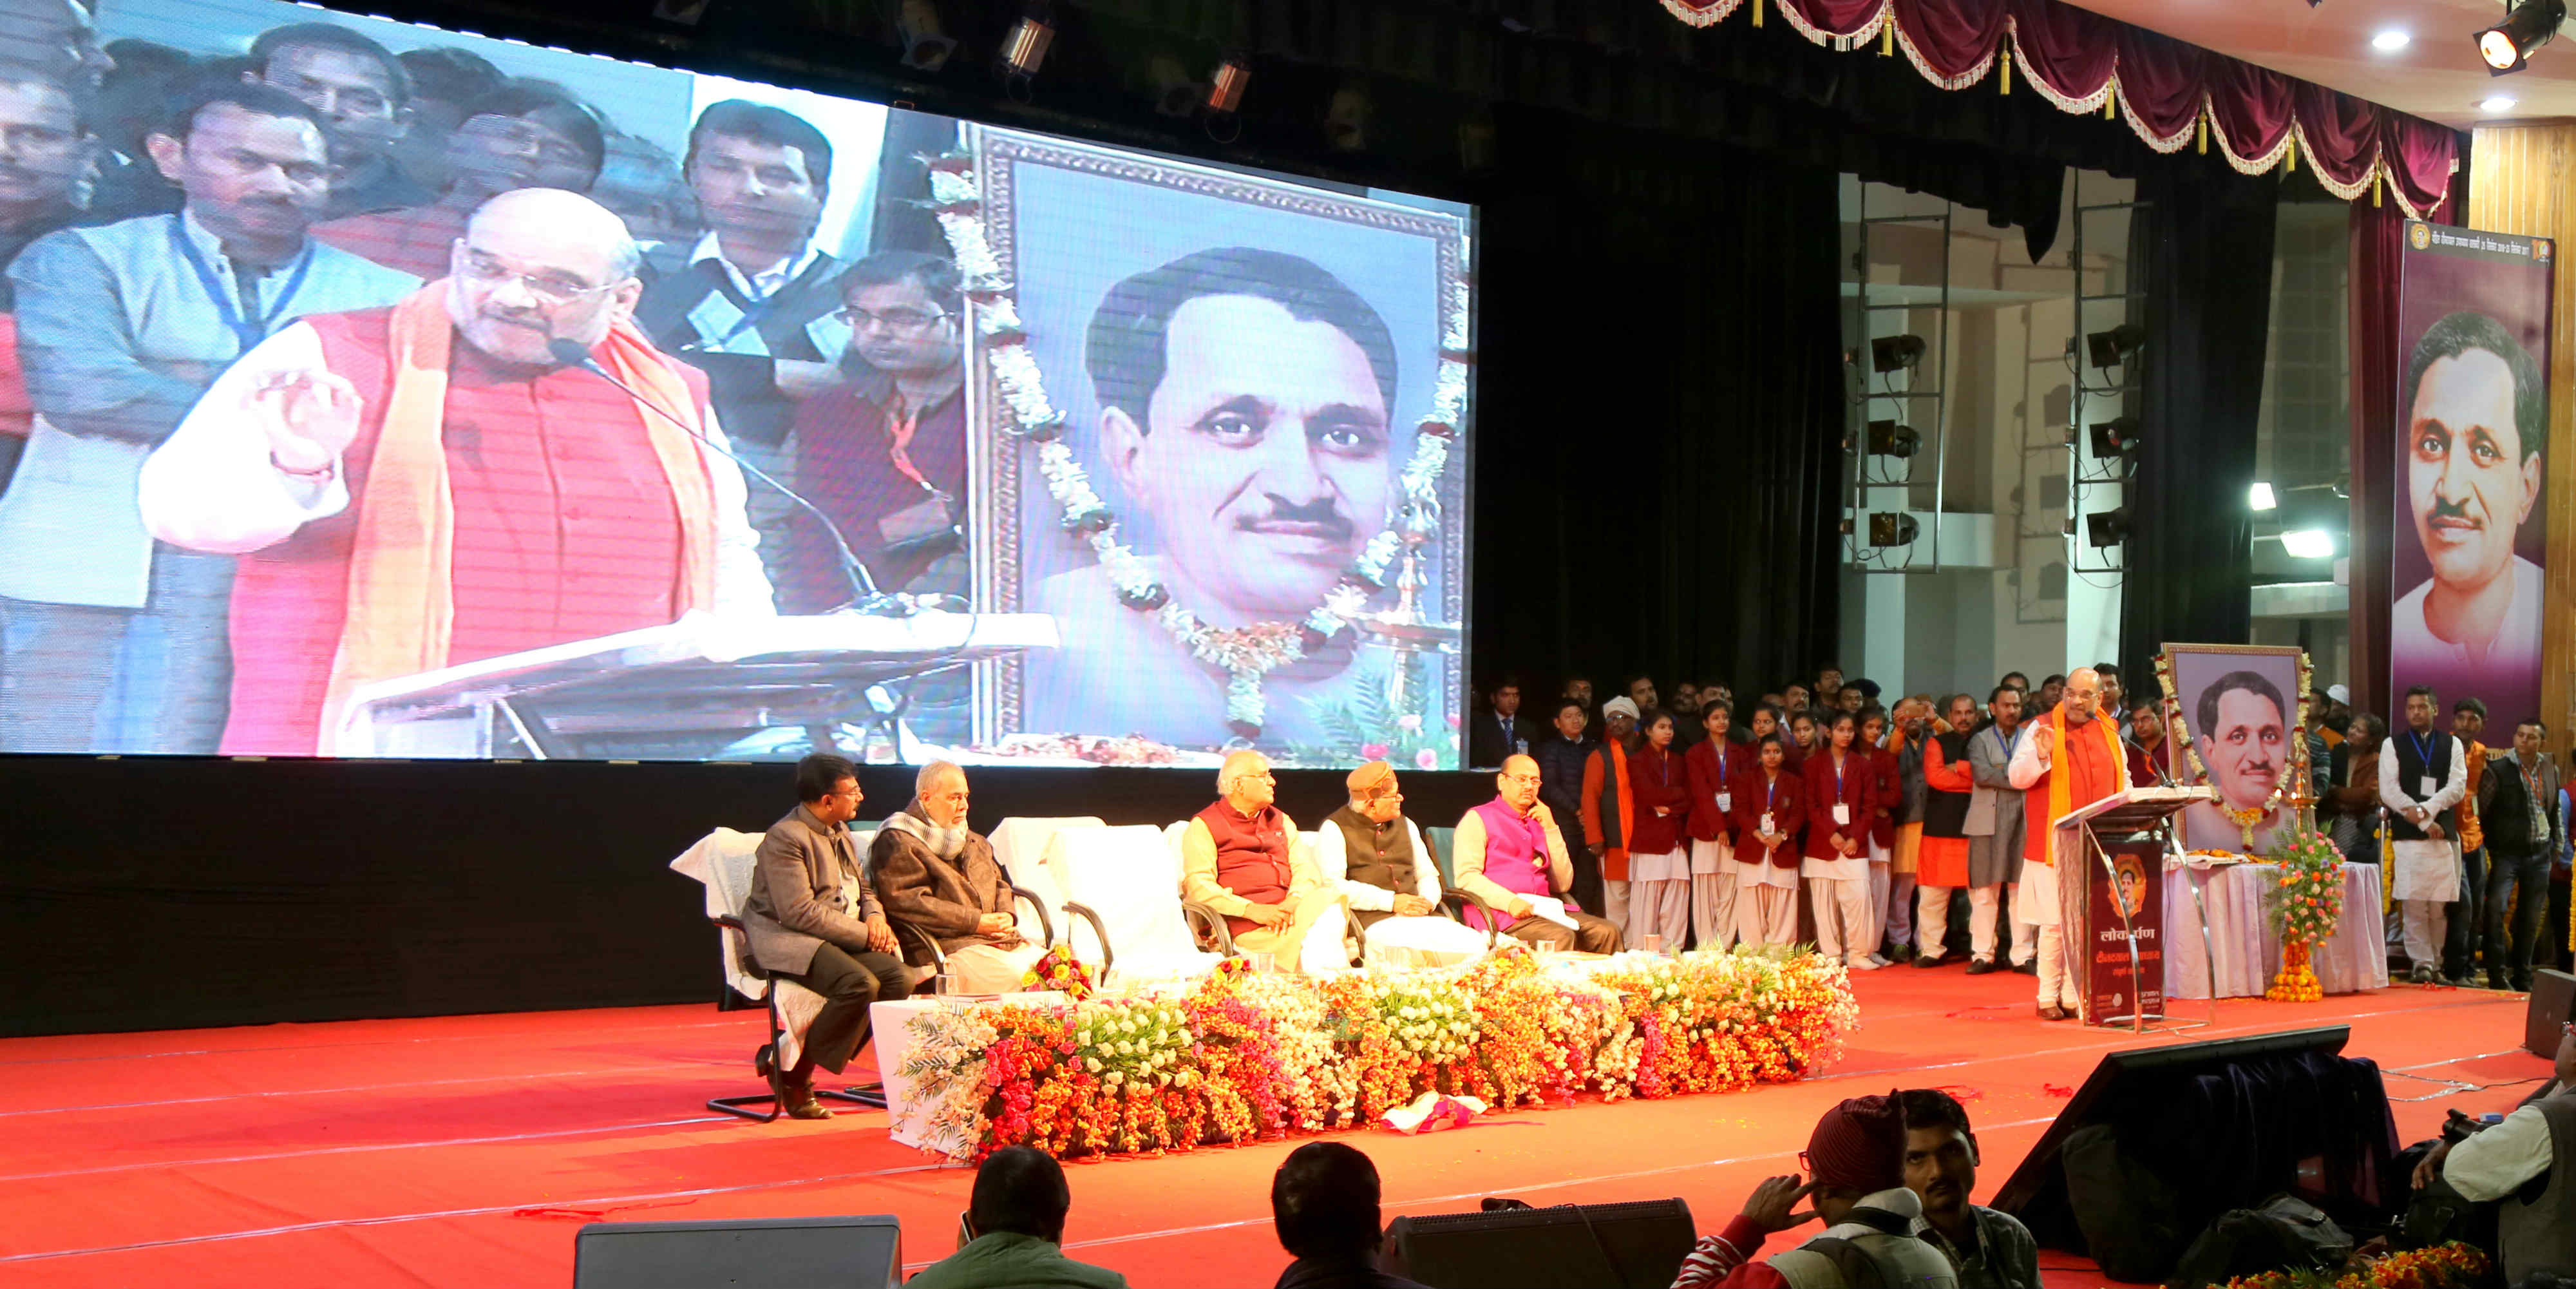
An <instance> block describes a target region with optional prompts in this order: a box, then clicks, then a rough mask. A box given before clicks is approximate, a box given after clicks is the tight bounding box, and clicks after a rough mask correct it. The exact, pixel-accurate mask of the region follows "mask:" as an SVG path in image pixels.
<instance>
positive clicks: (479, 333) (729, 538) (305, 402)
mask: <svg viewBox="0 0 2576 1289" xmlns="http://www.w3.org/2000/svg"><path fill="white" fill-rule="evenodd" d="M637 259H638V255H637V251H636V248H635V244H634V242H633V241H632V240H631V239H629V238H628V237H627V236H626V228H625V225H623V224H621V223H619V222H618V219H617V217H616V216H615V215H613V214H610V213H609V212H608V211H607V210H606V209H604V208H603V207H601V206H599V205H598V204H597V203H595V202H593V201H591V200H590V199H589V198H587V197H583V196H579V195H577V194H574V193H568V192H562V191H559V190H556V189H550V188H528V189H522V190H521V191H518V192H513V193H504V194H502V195H501V196H498V197H495V198H493V199H492V200H491V201H489V202H486V203H485V204H484V206H483V208H482V209H481V210H479V211H477V212H475V215H474V218H473V221H472V222H471V223H469V224H468V225H467V226H466V231H465V236H464V237H462V238H459V239H458V240H457V243H456V248H455V252H454V255H453V257H452V258H451V261H450V266H449V276H448V278H447V279H446V280H445V281H443V282H437V283H433V284H431V285H430V286H429V287H427V288H424V289H422V290H420V291H418V292H415V293H413V294H412V295H410V296H408V297H406V298H405V299H403V300H402V302H401V303H399V304H396V305H394V306H393V307H392V308H390V309H370V310H366V311H364V312H359V313H342V314H333V315H329V316H325V317H317V318H311V319H308V320H306V321H305V322H303V323H300V324H298V325H296V326H293V327H289V328H287V329H286V330H285V331H283V332H280V333H279V334H278V335H277V336H275V337H274V338H272V339H270V340H269V341H268V342H267V343H265V344H262V345H261V346H260V347H259V348H258V349H257V350H255V351H253V352H252V353H251V354H250V355H249V356H248V357H246V358H244V359H243V360H242V361H241V362H240V363H239V364H237V365H235V366H234V367H233V369H232V370H230V371H228V372H226V373H224V375H223V378H222V379H221V380H218V381H217V382H216V383H215V386H214V388H213V389H211V390H210V391H208V393H207V395H206V397H205V398H204V399H203V400H202V401H200V402H199V403H198V404H197V406H196V408H195V410H193V411H191V412H190V413H189V414H188V417H187V420H186V421H185V422H184V423H182V424H181V425H180V427H179V430H178V432H177V433H176V434H174V435H172V436H171V438H170V442H169V443H168V444H167V445H166V446H165V447H163V448H162V449H161V450H160V451H159V452H158V453H156V454H155V455H154V457H153V460H152V462H151V463H150V464H149V465H148V466H146V467H145V470H144V474H143V486H142V510H143V517H144V521H145V522H146V523H147V524H149V525H150V526H151V527H152V530H153V532H155V533H156V534H158V535H159V536H160V537H161V538H162V539H163V540H165V541H170V542H175V543H178V544H180V545H183V546H187V547H190V548H192V549H196V550H204V551H216V552H223V553H227V554H238V555H240V556H242V557H243V558H242V560H241V572H240V577H239V580H238V582H237V584H236V586H235V588H234V596H233V622H234V623H235V628H234V632H233V653H234V676H233V694H232V721H231V724H230V725H229V726H228V727H227V728H226V730H225V733H224V745H223V746H224V750H225V751H226V752H230V753H260V754H267V753H276V754H290V755H293V754H308V755H309V754H313V753H317V752H318V753H322V754H325V755H327V754H330V753H331V752H333V751H334V735H335V731H336V729H337V727H338V721H339V716H340V714H341V712H342V710H343V708H344V706H345V704H346V701H347V699H348V696H349V694H350V693H351V692H352V691H354V690H356V689H358V688H359V687H361V686H364V685H366V684H369V683H371V682H374V681H379V680H386V679H391V678H394V677H399V676H407V675H413V674H416V673H419V672H424V671H434V670H437V669H439V668H441V667H446V666H450V665H453V664H457V663H464V662H472V661H474V660H476V659H480V658H489V657H493V656H496V655H500V654H508V653H517V652H521V651H524V650H528V649H536V648H541V647H544V646H547V645H555V644H563V643H567V642H571V641H578V640H588V639H593V638H596V637H599V636H605V635H611V634H615V633H617V632H621V631H632V630H636V629H639V628H643V627H649V626H657V625H661V624H664V623H668V622H671V621H674V620H676V619H678V618H679V617H681V616H682V615H684V614H688V613H696V612H717V613H751V614H760V613H768V612H770V611H771V610H770V604H769V583H768V580H767V579H766V578H765V577H763V576H762V574H761V571H760V561H759V556H758V553H757V550H756V549H755V548H756V545H757V541H758V539H757V538H756V537H754V536H753V534H752V531H751V528H750V525H749V524H748V523H746V522H745V521H744V518H743V478H742V474H741V471H740V470H739V469H738V468H737V467H736V466H735V465H734V463H733V461H732V459H731V458H730V457H728V456H726V455H725V454H724V452H723V451H722V448H721V445H722V444H723V431H722V430H721V429H720V428H718V424H717V418H716V416H715V415H714V413H713V411H712V410H711V409H710V408H709V407H708V406H707V400H706V393H705V389H706V386H705V382H704V380H703V378H701V377H700V376H699V375H698V374H697V373H696V372H695V371H693V370H690V369H688V368H686V367H684V366H682V365H681V364H679V363H676V362H674V361H673V360H671V359H670V358H668V357H666V356H664V355H663V354H661V353H660V352H659V351H657V350H655V349H654V348H653V346H652V344H651V342H649V341H647V340H646V339H644V337H643V335H642V334H641V333H640V332H638V331H636V330H635V327H634V325H633V322H632V320H631V319H632V314H633V310H634V308H635V300H636V297H637V296H638V295H639V294H641V293H642V291H643V283H642V282H640V281H639V280H637V278H636V275H635V274H636V265H637ZM559 340H568V341H573V342H576V343H578V344H580V345H582V346H584V347H586V348H587V349H588V350H589V353H590V355H591V358H592V360H593V363H594V365H595V366H596V367H598V368H601V369H604V370H605V371H607V372H608V373H609V374H610V375H611V376H613V377H614V379H615V380H616V381H617V382H619V383H622V384H623V385H625V386H626V387H627V389H631V390H632V391H634V392H633V393H632V394H630V393H628V392H627V391H626V390H621V389H620V388H619V387H618V384H612V383H611V382H610V381H609V380H606V379H602V378H601V376H600V375H599V373H598V372H597V371H595V370H583V369H581V368H575V367H565V366H561V365H559V364H558V363H557V362H556V360H555V359H554V357H553V354H552V350H553V346H554V345H555V343H556V342H557V341H559ZM674 422H677V424H675V423H674ZM683 426H686V427H688V428H686V429H684V428H682V427H683ZM692 429H693V430H695V431H697V433H696V434H692V433H691V432H690V430H692ZM699 435H703V436H704V437H703V438H701V437H699ZM466 751H467V750H466V749H462V748H459V749H449V748H445V747H439V748H435V749H429V750H425V751H424V752H423V754H424V755H437V754H441V753H447V754H465V753H466Z"/></svg>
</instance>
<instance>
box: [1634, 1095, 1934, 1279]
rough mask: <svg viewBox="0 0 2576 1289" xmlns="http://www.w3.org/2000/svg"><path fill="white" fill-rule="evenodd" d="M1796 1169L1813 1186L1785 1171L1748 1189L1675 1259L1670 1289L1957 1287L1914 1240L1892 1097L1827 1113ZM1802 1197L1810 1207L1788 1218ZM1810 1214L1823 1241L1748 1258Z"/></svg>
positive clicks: (1912, 1205)
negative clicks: (1711, 1231) (1678, 1264)
mask: <svg viewBox="0 0 2576 1289" xmlns="http://www.w3.org/2000/svg"><path fill="white" fill-rule="evenodd" d="M1800 1162H1801V1163H1804V1164H1805V1165H1806V1166H1807V1168H1808V1170H1809V1171H1810V1172H1812V1173H1813V1174H1814V1180H1812V1181H1801V1180H1800V1179H1799V1177H1798V1175H1797V1174H1796V1173H1791V1174H1788V1175H1787V1176H1784V1177H1774V1178H1771V1179H1769V1180H1767V1181H1765V1182H1763V1183H1762V1184H1761V1185H1760V1186H1757V1187H1755V1188H1754V1190H1753V1197H1752V1198H1751V1199H1748V1200H1746V1201H1745V1203H1744V1211H1743V1212H1742V1213H1740V1214H1738V1215H1737V1216H1736V1218H1735V1220H1734V1221H1732V1222H1729V1223H1727V1226H1726V1230H1725V1231H1724V1232H1722V1233H1720V1234H1717V1235H1712V1236H1709V1237H1707V1238H1705V1239H1703V1240H1701V1241H1700V1242H1699V1244H1698V1246H1697V1247H1696V1248H1693V1249H1692V1250H1691V1254H1690V1256H1689V1257H1688V1258H1685V1259H1683V1260H1682V1269H1681V1274H1680V1275H1678V1276H1676V1277H1674V1279H1673V1289H1710V1287H1711V1286H1721V1287H1732V1286H1739V1285H1747V1286H1756V1287H1758V1289H1771V1287H1772V1286H1781V1287H1783V1289H1788V1287H1792V1286H1794V1287H1795V1289H1841V1286H1845V1285H1855V1284H1891V1285H1913V1286H1922V1287H1923V1289H1958V1284H1959V1279H1958V1274H1957V1273H1956V1272H1955V1271H1953V1270H1952V1269H1951V1267H1950V1261H1949V1259H1947V1258H1945V1257H1943V1256H1941V1252H1940V1250H1938V1249H1935V1248H1933V1247H1932V1246H1931V1245H1930V1244H1928V1243H1926V1242H1925V1241H1924V1240H1922V1239H1921V1238H1919V1237H1917V1236H1916V1235H1915V1234H1914V1229H1913V1228H1914V1220H1915V1219H1916V1218H1918V1217H1921V1216H1922V1215H1923V1201H1922V1200H1921V1199H1919V1198H1917V1197H1916V1196H1915V1194H1914V1192H1913V1191H1910V1190H1907V1189H1906V1187H1905V1117H1904V1115H1903V1113H1902V1112H1901V1111H1900V1110H1899V1109H1898V1108H1897V1102H1896V1098H1895V1097H1894V1096H1892V1095H1890V1096H1883V1097H1854V1098H1852V1099H1851V1100H1848V1101H1845V1102H1843V1103H1842V1104H1841V1105H1838V1106H1835V1107H1834V1108H1833V1109H1831V1110H1828V1111H1826V1112H1825V1117H1824V1118H1822V1119H1819V1120H1817V1121H1816V1130H1815V1132H1814V1133H1813V1134H1812V1135H1810V1136H1809V1137H1808V1138H1807V1152H1806V1154H1805V1155H1804V1156H1802V1157H1801V1159H1800ZM1810 1195H1812V1196H1814V1197H1815V1206H1814V1207H1813V1208H1812V1209H1809V1210H1807V1211H1805V1212H1794V1211H1792V1210H1794V1209H1795V1208H1796V1207H1797V1203H1798V1201H1799V1200H1801V1199H1804V1198H1806V1197H1808V1196H1810ZM1811 1217H1813V1218H1821V1219H1823V1221H1824V1223H1825V1230H1824V1233H1823V1234H1821V1235H1818V1236H1816V1237H1815V1238H1814V1239H1811V1240H1809V1241H1807V1242H1806V1243H1805V1244H1802V1245H1799V1246H1798V1247H1797V1248H1794V1249H1791V1250H1788V1251H1787V1252H1785V1253H1781V1254H1778V1255H1775V1256H1773V1257H1772V1258H1770V1259H1768V1260H1767V1261H1762V1262H1756V1261H1754V1260H1753V1257H1754V1255H1755V1254H1757V1253H1759V1252H1761V1249H1762V1242H1763V1240H1765V1239H1766V1238H1768V1237H1769V1236H1771V1235H1772V1234H1773V1233H1774V1232H1778V1231H1786V1230H1790V1229H1791V1228H1794V1227H1796V1226H1799V1225H1801V1224H1802V1223H1804V1222H1805V1221H1806V1220H1807V1219H1808V1218H1811Z"/></svg>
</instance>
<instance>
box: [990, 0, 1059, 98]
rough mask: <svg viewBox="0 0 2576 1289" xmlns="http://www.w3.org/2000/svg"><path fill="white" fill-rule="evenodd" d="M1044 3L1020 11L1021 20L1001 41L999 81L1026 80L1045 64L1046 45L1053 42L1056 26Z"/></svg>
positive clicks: (1038, 1) (1036, 3) (1041, 1)
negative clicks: (1000, 79) (1000, 78)
mask: <svg viewBox="0 0 2576 1289" xmlns="http://www.w3.org/2000/svg"><path fill="white" fill-rule="evenodd" d="M1051 17H1052V15H1050V14H1049V13H1048V12H1047V6H1046V4H1045V3H1044V0H1036V2H1035V3H1032V4H1030V5H1029V7H1027V8H1026V9H1023V10H1021V11H1020V20H1019V22H1017V23H1015V24H1013V25H1012V27H1011V34H1010V35H1009V36H1008V37H1005V38H1004V39H1003V41H1002V66H1001V72H1002V79H1004V80H1005V81H1023V82H1024V81H1027V80H1028V79H1029V78H1031V77H1033V76H1036V75H1037V74H1038V68H1040V67H1042V66H1044V65H1045V64H1046V56H1047V46H1049V45H1051V44H1054V43H1055V25H1054V23H1053V22H1052V21H1051Z"/></svg>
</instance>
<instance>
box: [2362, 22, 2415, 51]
mask: <svg viewBox="0 0 2576 1289" xmlns="http://www.w3.org/2000/svg"><path fill="white" fill-rule="evenodd" d="M2414 43H2415V38H2414V37H2413V36H2410V35H2407V34H2406V33H2405V32H2402V31H2399V30H2398V29H2396V28H2395V27H2391V28H2389V29H2388V30H2386V31H2383V32H2381V33H2379V34H2378V35H2376V36H2373V37H2371V38H2370V47H2371V48H2373V49H2376V50H2379V51H2380V52H2382V53H2389V54H2393V53H2396V52H2397V51H2398V50H2401V49H2404V48H2405V47H2407V46H2408V45H2411V44H2414Z"/></svg>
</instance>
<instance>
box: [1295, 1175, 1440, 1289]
mask: <svg viewBox="0 0 2576 1289" xmlns="http://www.w3.org/2000/svg"><path fill="white" fill-rule="evenodd" d="M1270 1220H1271V1223H1272V1224H1273V1225H1274V1226H1276V1227H1277V1228H1278V1230H1279V1245H1280V1247H1281V1248H1284V1249H1286V1250H1288V1252H1290V1253H1291V1254H1294V1255H1296V1258H1297V1260H1296V1261H1295V1262H1292V1263H1290V1264H1289V1265H1288V1269H1287V1270H1286V1271H1283V1272H1281V1273H1279V1286H1278V1289H1292V1287H1293V1289H1322V1287H1323V1286H1334V1287H1336V1289H1339V1287H1343V1286H1348V1287H1350V1289H1406V1287H1407V1286H1410V1285H1412V1284H1413V1282H1412V1281H1410V1280H1404V1279H1399V1278H1397V1277H1395V1276H1390V1275H1387V1274H1385V1273H1384V1272H1381V1271H1379V1270H1378V1269H1377V1265H1376V1264H1377V1250H1378V1245H1379V1244H1380V1243H1381V1242H1382V1241H1383V1240H1384V1239H1385V1236H1384V1234H1383V1231H1382V1227H1381V1224H1380V1223H1379V1221H1378V1182H1377V1166H1376V1165H1375V1164H1372V1163H1370V1162H1369V1157H1368V1156H1366V1155H1364V1154H1361V1153H1360V1152H1359V1151H1358V1150H1356V1149H1354V1148H1352V1147H1350V1146H1345V1145H1343V1144H1342V1143H1340V1142H1338V1141H1314V1142H1308V1143H1307V1144H1305V1145H1303V1146H1299V1147H1298V1148H1297V1149H1295V1150H1293V1151H1291V1152H1289V1155H1288V1158H1287V1160H1286V1161H1285V1162H1283V1163H1281V1164H1280V1165H1279V1171H1278V1172H1276V1173H1274V1174H1272V1175H1271V1178H1270Z"/></svg>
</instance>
